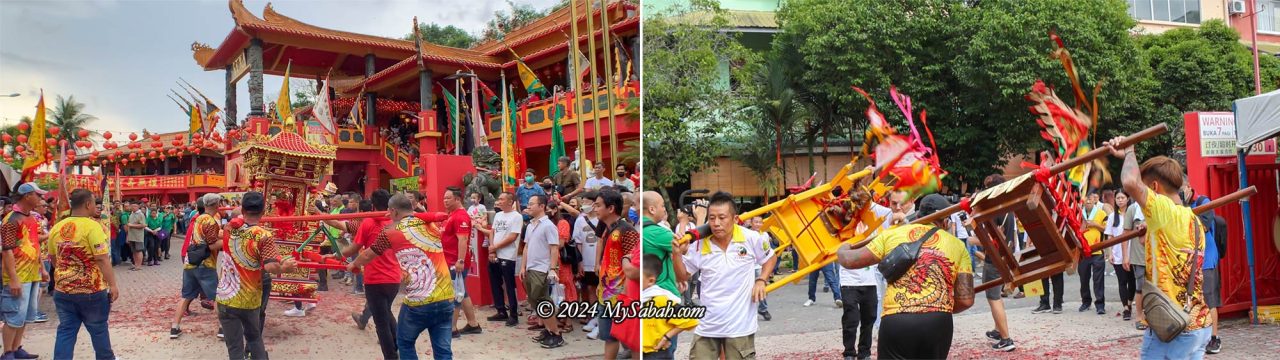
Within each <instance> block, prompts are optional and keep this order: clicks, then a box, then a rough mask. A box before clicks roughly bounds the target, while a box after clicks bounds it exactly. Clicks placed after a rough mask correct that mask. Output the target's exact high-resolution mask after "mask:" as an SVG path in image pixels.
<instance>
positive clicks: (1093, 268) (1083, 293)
mask: <svg viewBox="0 0 1280 360" xmlns="http://www.w3.org/2000/svg"><path fill="white" fill-rule="evenodd" d="M1106 266H1107V265H1106V263H1105V262H1103V261H1102V255H1092V256H1089V257H1082V258H1080V265H1077V267H1076V273H1077V274H1080V303H1081V304H1089V302H1090V301H1092V300H1095V299H1094V297H1097V299H1096V300H1097V301H1093V304H1094V306H1095V307H1096V308H1097V309H1103V308H1105V307H1106V306H1107V303H1106V300H1105V299H1106V291H1107V289H1106V287H1104V286H1103V285H1104V284H1103V283H1104V282H1105V281H1106V280H1107V270H1106V269H1107V268H1106ZM1089 280H1093V293H1092V294H1090V291H1089Z"/></svg>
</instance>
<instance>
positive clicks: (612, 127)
mask: <svg viewBox="0 0 1280 360" xmlns="http://www.w3.org/2000/svg"><path fill="white" fill-rule="evenodd" d="M600 34H601V35H602V38H601V39H600V40H602V41H601V43H600V46H601V47H602V48H604V49H603V50H604V87H605V91H604V94H605V95H604V96H605V98H606V99H608V100H607V101H608V105H609V160H610V165H609V170H608V171H614V170H615V169H617V168H618V123H617V119H615V118H614V114H613V113H614V108H616V107H617V106H618V105H617V101H616V100H615V99H614V96H613V94H614V93H613V56H612V50H613V43H611V42H609V4H605V3H603V2H602V3H601V5H600ZM592 37H595V34H592ZM591 60H592V61H595V58H592V59H591ZM596 108H597V109H598V108H599V107H596ZM620 180H626V179H620Z"/></svg>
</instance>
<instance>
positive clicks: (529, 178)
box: [524, 176, 533, 184]
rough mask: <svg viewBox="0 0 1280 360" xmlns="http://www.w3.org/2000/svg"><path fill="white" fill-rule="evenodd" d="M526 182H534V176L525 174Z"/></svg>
mask: <svg viewBox="0 0 1280 360" xmlns="http://www.w3.org/2000/svg"><path fill="white" fill-rule="evenodd" d="M524 182H526V183H530V184H532V183H533V177H532V176H525V177H524Z"/></svg>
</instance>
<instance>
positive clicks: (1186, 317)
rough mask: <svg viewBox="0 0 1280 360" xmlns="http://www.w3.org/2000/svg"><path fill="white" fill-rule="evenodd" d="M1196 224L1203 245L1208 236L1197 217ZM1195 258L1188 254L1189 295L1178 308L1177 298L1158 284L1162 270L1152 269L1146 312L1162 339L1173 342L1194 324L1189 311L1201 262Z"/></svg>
mask: <svg viewBox="0 0 1280 360" xmlns="http://www.w3.org/2000/svg"><path fill="white" fill-rule="evenodd" d="M1192 224H1194V225H1195V235H1196V244H1200V243H1202V239H1203V237H1204V233H1203V232H1201V231H1200V222H1199V221H1194V220H1193V222H1192ZM1195 258H1196V256H1195V254H1191V255H1189V256H1187V266H1188V267H1190V268H1191V270H1190V274H1188V276H1187V291H1186V293H1187V298H1186V299H1184V300H1183V301H1182V308H1178V305H1177V303H1175V302H1174V301H1173V298H1172V297H1170V296H1169V294H1165V293H1164V291H1161V290H1160V288H1159V287H1158V286H1156V285H1155V284H1157V283H1158V281H1159V280H1158V277H1159V274H1160V271H1159V270H1158V269H1152V270H1151V274H1152V277H1153V278H1152V279H1151V281H1148V282H1146V284H1144V285H1143V286H1142V313H1143V315H1145V316H1146V319H1147V324H1148V325H1150V329H1151V331H1154V332H1155V333H1156V337H1157V338H1159V339H1160V341H1163V342H1166V343H1167V342H1170V341H1173V339H1175V338H1177V337H1178V335H1181V334H1182V332H1183V331H1186V329H1187V326H1188V325H1190V324H1191V320H1192V319H1191V315H1190V314H1189V313H1190V312H1191V293H1192V287H1193V286H1194V285H1195V281H1196V272H1197V271H1199V270H1200V264H1197V263H1196V262H1195Z"/></svg>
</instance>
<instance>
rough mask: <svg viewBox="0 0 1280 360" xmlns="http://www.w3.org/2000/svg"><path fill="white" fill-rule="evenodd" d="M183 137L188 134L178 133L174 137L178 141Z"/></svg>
mask: <svg viewBox="0 0 1280 360" xmlns="http://www.w3.org/2000/svg"><path fill="white" fill-rule="evenodd" d="M183 137H186V135H183V134H182V133H178V135H177V136H175V137H174V138H175V139H177V140H178V141H182V138H183Z"/></svg>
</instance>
